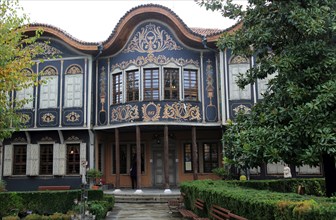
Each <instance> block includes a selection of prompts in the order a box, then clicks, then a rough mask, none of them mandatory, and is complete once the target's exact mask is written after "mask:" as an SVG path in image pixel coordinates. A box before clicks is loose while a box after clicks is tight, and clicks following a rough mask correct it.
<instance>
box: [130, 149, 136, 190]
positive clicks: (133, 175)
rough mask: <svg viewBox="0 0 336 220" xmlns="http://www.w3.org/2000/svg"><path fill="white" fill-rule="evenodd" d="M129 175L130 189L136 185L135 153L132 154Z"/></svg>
mask: <svg viewBox="0 0 336 220" xmlns="http://www.w3.org/2000/svg"><path fill="white" fill-rule="evenodd" d="M130 176H131V181H132V189H135V188H136V187H137V163H136V155H134V156H133V159H132V166H131V170H130Z"/></svg>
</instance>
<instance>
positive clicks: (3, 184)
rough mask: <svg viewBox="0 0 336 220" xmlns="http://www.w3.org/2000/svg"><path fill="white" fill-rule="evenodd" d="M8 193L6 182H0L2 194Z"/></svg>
mask: <svg viewBox="0 0 336 220" xmlns="http://www.w3.org/2000/svg"><path fill="white" fill-rule="evenodd" d="M4 191H6V182H5V181H3V180H0V192H4Z"/></svg>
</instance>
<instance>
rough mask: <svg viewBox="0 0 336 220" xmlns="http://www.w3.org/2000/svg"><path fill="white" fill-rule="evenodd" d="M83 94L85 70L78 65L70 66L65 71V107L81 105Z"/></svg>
mask: <svg viewBox="0 0 336 220" xmlns="http://www.w3.org/2000/svg"><path fill="white" fill-rule="evenodd" d="M82 95H83V71H82V68H80V67H79V66H78V65H72V66H70V67H69V68H68V69H67V70H66V72H65V92H64V106H65V107H81V106H82Z"/></svg>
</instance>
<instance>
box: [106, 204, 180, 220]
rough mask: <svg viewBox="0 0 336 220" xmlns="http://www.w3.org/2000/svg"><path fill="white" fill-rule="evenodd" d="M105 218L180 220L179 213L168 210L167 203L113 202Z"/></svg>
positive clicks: (110, 219) (111, 219) (108, 219)
mask: <svg viewBox="0 0 336 220" xmlns="http://www.w3.org/2000/svg"><path fill="white" fill-rule="evenodd" d="M106 219H107V220H117V219H130V220H132V219H134V220H135V219H136V220H151V219H155V220H158V219H159V220H168V219H169V220H181V219H183V218H182V217H181V216H180V214H179V213H171V212H169V208H168V206H167V203H141V204H137V203H115V205H114V208H113V210H112V212H110V213H108V215H107V217H106Z"/></svg>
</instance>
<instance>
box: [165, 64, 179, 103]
mask: <svg viewBox="0 0 336 220" xmlns="http://www.w3.org/2000/svg"><path fill="white" fill-rule="evenodd" d="M164 99H175V100H176V99H180V96H179V69H177V68H166V69H164Z"/></svg>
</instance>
